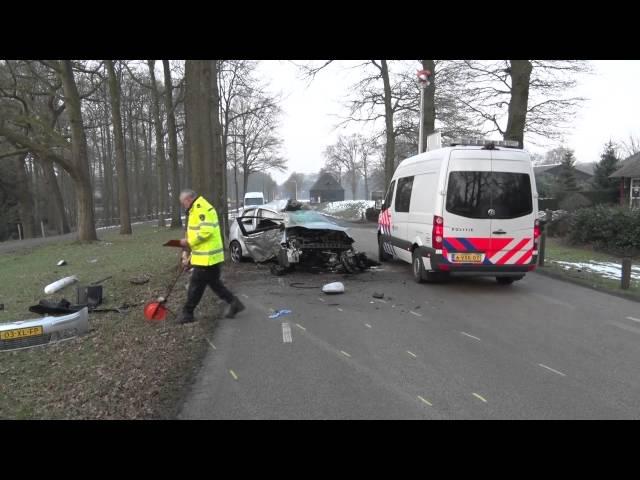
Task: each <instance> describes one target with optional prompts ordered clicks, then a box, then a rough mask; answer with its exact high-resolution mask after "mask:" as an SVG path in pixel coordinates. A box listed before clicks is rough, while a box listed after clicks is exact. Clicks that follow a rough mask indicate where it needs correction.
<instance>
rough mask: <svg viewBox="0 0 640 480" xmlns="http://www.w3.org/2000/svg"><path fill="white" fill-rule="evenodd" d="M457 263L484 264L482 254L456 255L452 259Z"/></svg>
mask: <svg viewBox="0 0 640 480" xmlns="http://www.w3.org/2000/svg"><path fill="white" fill-rule="evenodd" d="M451 259H452V260H453V261H454V262H456V263H482V254H481V253H454V254H453V255H452V258H451Z"/></svg>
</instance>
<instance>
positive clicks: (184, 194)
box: [180, 188, 198, 208]
mask: <svg viewBox="0 0 640 480" xmlns="http://www.w3.org/2000/svg"><path fill="white" fill-rule="evenodd" d="M196 198H198V194H197V193H196V192H194V191H193V190H191V189H189V188H186V189H184V190H182V191H181V192H180V203H181V204H182V206H183V207H184V208H191V204H192V203H193V201H194V200H195V199H196Z"/></svg>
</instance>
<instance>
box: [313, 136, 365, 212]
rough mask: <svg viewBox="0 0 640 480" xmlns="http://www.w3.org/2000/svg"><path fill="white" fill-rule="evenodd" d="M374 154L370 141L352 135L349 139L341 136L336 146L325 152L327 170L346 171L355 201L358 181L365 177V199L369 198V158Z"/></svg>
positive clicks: (330, 146) (329, 147)
mask: <svg viewBox="0 0 640 480" xmlns="http://www.w3.org/2000/svg"><path fill="white" fill-rule="evenodd" d="M372 152H373V146H372V144H371V142H370V140H367V139H365V138H364V137H363V136H362V135H359V134H352V135H350V136H348V137H345V136H343V135H340V136H339V137H338V141H337V142H336V143H335V144H334V145H329V146H328V147H327V149H326V150H325V153H324V155H325V159H326V161H325V169H327V170H329V171H341V172H342V171H344V172H345V175H346V177H347V178H348V180H349V183H350V187H351V196H352V198H353V199H354V200H355V199H356V193H357V190H358V181H359V179H360V177H361V176H362V177H364V182H365V199H368V198H369V184H368V174H369V165H368V157H369V155H370V154H371V153H372Z"/></svg>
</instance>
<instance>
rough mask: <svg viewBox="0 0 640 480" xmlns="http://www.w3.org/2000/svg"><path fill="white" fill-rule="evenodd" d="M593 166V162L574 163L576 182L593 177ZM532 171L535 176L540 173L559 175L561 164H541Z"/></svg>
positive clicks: (540, 174) (552, 175)
mask: <svg viewBox="0 0 640 480" xmlns="http://www.w3.org/2000/svg"><path fill="white" fill-rule="evenodd" d="M595 166H596V164H595V163H576V164H575V165H574V166H573V167H574V169H575V177H576V180H577V181H578V183H580V182H586V181H589V180H591V179H592V178H593V169H594V168H595ZM533 172H534V174H535V175H536V177H538V176H542V175H548V176H551V177H559V176H560V174H561V172H562V164H561V163H557V164H555V165H541V166H539V167H533Z"/></svg>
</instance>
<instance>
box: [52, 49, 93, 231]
mask: <svg viewBox="0 0 640 480" xmlns="http://www.w3.org/2000/svg"><path fill="white" fill-rule="evenodd" d="M59 64H60V67H61V68H60V69H59V75H60V77H61V78H60V80H61V82H62V86H63V89H64V97H65V103H66V106H67V107H66V111H67V114H68V116H69V122H70V124H71V162H72V164H73V166H74V169H73V172H71V173H72V174H73V175H74V181H75V185H76V194H77V199H78V239H79V240H80V241H85V242H86V241H93V240H97V239H98V235H97V234H96V226H95V221H94V217H93V191H92V189H91V182H90V177H89V160H88V157H87V138H86V137H85V133H84V126H83V122H82V109H81V103H80V95H79V94H78V88H77V86H76V82H75V78H74V77H73V69H72V65H71V61H70V60H62V61H61V62H60V63H59Z"/></svg>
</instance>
